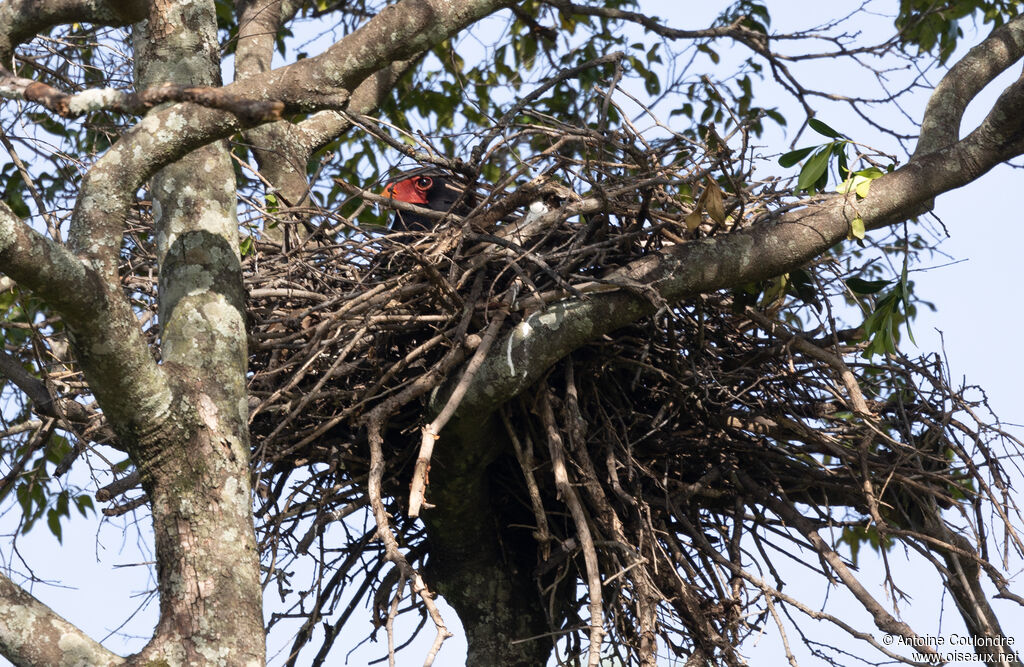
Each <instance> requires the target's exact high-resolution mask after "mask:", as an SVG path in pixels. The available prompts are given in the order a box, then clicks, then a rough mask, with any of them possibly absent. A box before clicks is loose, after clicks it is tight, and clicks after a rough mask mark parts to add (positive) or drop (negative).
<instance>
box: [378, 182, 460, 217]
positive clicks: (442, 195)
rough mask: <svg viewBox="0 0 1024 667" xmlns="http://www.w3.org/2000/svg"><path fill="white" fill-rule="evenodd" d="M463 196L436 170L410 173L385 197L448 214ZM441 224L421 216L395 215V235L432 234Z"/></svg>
mask: <svg viewBox="0 0 1024 667" xmlns="http://www.w3.org/2000/svg"><path fill="white" fill-rule="evenodd" d="M461 195H462V189H461V188H459V187H457V186H456V185H455V184H454V183H453V181H452V179H451V178H450V177H448V176H446V175H444V174H442V173H441V172H438V171H436V170H426V171H425V170H422V169H419V170H416V171H413V172H407V173H405V174H402V175H401V176H400V177H399V178H398V179H397V180H394V181H392V182H390V183H388V184H387V186H385V188H384V196H385V197H390V198H392V199H395V200H397V201H400V202H405V203H406V204H415V205H417V206H425V207H426V208H429V209H430V210H432V211H439V212H444V213H447V212H448V211H451V210H452V207H453V206H455V204H456V202H458V201H459V198H460V196H461ZM438 222H440V220H437V219H434V218H428V217H426V216H424V215H420V214H419V213H412V212H410V211H395V220H394V222H393V223H392V224H391V231H428V230H430V229H433V228H434V227H436V226H437V223H438Z"/></svg>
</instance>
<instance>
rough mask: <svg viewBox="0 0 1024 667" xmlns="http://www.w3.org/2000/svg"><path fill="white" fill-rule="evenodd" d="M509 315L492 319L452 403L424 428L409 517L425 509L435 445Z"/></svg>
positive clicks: (447, 404)
mask: <svg viewBox="0 0 1024 667" xmlns="http://www.w3.org/2000/svg"><path fill="white" fill-rule="evenodd" d="M507 315H508V314H507V313H498V314H497V315H496V316H495V317H494V319H493V320H491V323H490V324H489V325H488V326H487V331H485V332H484V336H483V340H481V341H480V345H479V346H477V348H476V352H475V353H474V354H473V358H472V359H470V360H469V364H467V366H466V371H465V372H464V373H463V374H462V377H461V378H459V383H458V384H457V385H455V389H454V391H452V394H451V396H449V397H448V402H447V403H445V405H444V408H442V409H441V414H439V415H438V416H437V417H436V418H435V419H434V421H432V422H430V423H429V424H427V425H426V426H424V427H423V430H422V432H421V435H420V453H419V455H418V456H417V457H416V467H415V468H414V470H413V473H412V484H411V485H410V487H409V517H410V518H412V519H415V518H416V517H418V516H419V515H420V508H421V507H422V506H423V494H424V493H425V492H426V488H427V470H428V469H429V468H430V457H431V455H432V454H433V453H434V442H436V441H437V439H438V437H439V436H438V434H439V433H440V432H441V429H443V428H444V427H445V424H447V423H448V421H449V420H450V419H451V418H452V415H454V414H455V411H456V410H457V409H458V408H459V404H461V403H462V399H463V397H465V395H466V390H467V389H469V383H470V382H472V381H473V378H474V377H475V376H476V374H477V371H479V370H480V366H482V365H483V363H484V359H486V358H487V352H488V350H490V348H491V344H492V343H494V339H495V338H497V336H498V331H499V330H500V329H501V325H502V323H504V321H505V317H506V316H507Z"/></svg>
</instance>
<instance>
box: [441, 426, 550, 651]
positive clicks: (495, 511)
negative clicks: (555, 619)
mask: <svg viewBox="0 0 1024 667" xmlns="http://www.w3.org/2000/svg"><path fill="white" fill-rule="evenodd" d="M492 421H493V420H492ZM492 426H493V425H492V424H489V425H484V426H480V425H469V426H467V425H466V424H465V423H463V424H460V425H451V426H449V428H448V429H446V430H445V432H444V434H443V435H442V439H441V441H440V442H439V446H438V450H435V455H434V462H433V465H432V467H431V473H430V488H429V498H428V500H429V501H430V502H431V503H432V504H434V505H436V507H435V508H433V509H430V510H428V511H426V512H424V515H423V519H424V523H425V524H426V526H427V531H428V535H429V539H430V554H431V556H430V561H429V562H428V566H427V577H428V580H429V582H430V583H431V584H432V585H433V586H435V587H436V590H437V591H438V592H439V593H440V594H441V595H443V596H444V598H445V600H447V601H448V603H449V604H450V605H451V606H452V607H453V608H454V609H455V611H456V612H457V613H458V615H459V620H460V621H462V626H463V628H464V629H465V631H466V640H467V641H468V644H469V654H468V656H467V659H466V664H467V665H473V666H474V667H537V666H538V665H544V664H546V663H547V659H548V656H549V655H550V653H551V648H552V641H551V639H550V637H549V636H548V633H549V631H550V627H549V625H548V620H547V617H546V614H545V611H544V606H543V603H542V600H541V598H540V594H539V592H538V590H537V585H536V582H535V579H534V577H533V576H532V572H533V569H534V567H535V566H536V549H537V546H536V542H535V540H534V539H533V537H532V535H531V534H530V531H529V530H528V529H526V528H521V527H517V528H509V527H508V525H507V522H506V521H503V520H502V517H503V516H507V512H504V511H503V510H502V509H501V507H500V505H501V502H500V501H501V499H500V497H499V495H498V494H499V493H500V490H499V488H498V487H497V486H496V485H495V484H494V474H493V470H492V469H491V468H490V467H489V466H490V464H492V463H493V462H494V460H495V459H497V458H498V457H499V455H501V454H502V453H506V452H510V451H511V445H509V443H508V439H507V437H505V435H504V433H502V432H500V431H499V430H498V429H495V428H493V427H492ZM474 427H475V428H474ZM481 438H484V439H486V441H487V442H489V443H490V446H488V447H480V446H478V445H474V444H471V443H474V442H478V441H479V439H481ZM467 445H468V446H467ZM481 457H485V458H481Z"/></svg>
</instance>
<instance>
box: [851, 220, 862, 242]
mask: <svg viewBox="0 0 1024 667" xmlns="http://www.w3.org/2000/svg"><path fill="white" fill-rule="evenodd" d="M850 236H851V237H853V238H855V239H863V238H864V219H863V218H861V217H860V216H857V217H856V218H854V219H853V220H851V221H850Z"/></svg>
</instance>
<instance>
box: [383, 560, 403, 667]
mask: <svg viewBox="0 0 1024 667" xmlns="http://www.w3.org/2000/svg"><path fill="white" fill-rule="evenodd" d="M404 588H405V577H401V578H400V579H399V580H398V588H397V589H396V590H395V597H394V598H392V600H391V608H390V609H389V610H388V620H387V621H385V623H384V629H385V630H386V631H387V634H388V667H395V617H397V616H398V603H399V602H400V601H401V600H402V590H403V589H404Z"/></svg>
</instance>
